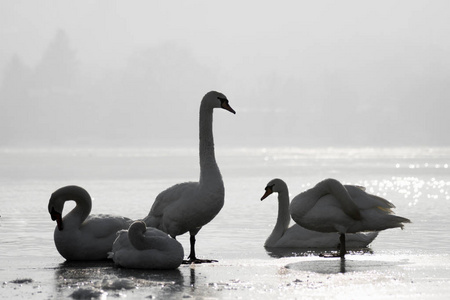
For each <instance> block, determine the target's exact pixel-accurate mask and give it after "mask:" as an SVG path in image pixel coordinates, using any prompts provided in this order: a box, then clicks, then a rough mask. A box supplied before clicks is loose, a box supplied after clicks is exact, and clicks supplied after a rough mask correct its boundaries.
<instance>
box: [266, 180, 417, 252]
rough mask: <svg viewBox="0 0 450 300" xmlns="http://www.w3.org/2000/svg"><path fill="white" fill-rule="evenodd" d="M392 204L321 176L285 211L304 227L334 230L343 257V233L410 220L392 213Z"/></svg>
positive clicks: (361, 190) (393, 226) (367, 229)
mask: <svg viewBox="0 0 450 300" xmlns="http://www.w3.org/2000/svg"><path fill="white" fill-rule="evenodd" d="M269 188H270V187H269ZM394 207H395V206H394V205H393V204H392V203H391V202H389V201H387V200H385V199H383V198H380V197H378V196H375V195H371V194H368V193H366V192H365V189H364V188H363V187H359V186H354V185H345V186H344V185H342V184H341V183H340V182H339V181H337V180H335V179H325V180H323V181H321V182H319V183H318V184H316V185H315V186H314V187H313V188H311V189H309V190H307V191H305V192H303V193H301V194H299V195H297V196H295V197H294V198H293V199H292V202H291V205H290V206H289V212H290V214H291V217H292V219H293V220H294V221H295V222H296V223H297V224H299V225H300V226H303V227H305V228H307V229H310V230H314V231H319V232H338V233H339V234H340V246H341V247H340V256H341V257H342V258H344V256H345V251H346V246H345V234H347V233H356V232H362V231H381V230H385V229H389V228H395V227H400V228H403V226H404V224H403V223H410V220H409V219H407V218H403V217H399V216H396V215H394V214H393V212H392V208H394Z"/></svg>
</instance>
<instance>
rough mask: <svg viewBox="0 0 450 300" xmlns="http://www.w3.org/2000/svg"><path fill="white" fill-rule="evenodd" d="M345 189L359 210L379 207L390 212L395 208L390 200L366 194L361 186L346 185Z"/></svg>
mask: <svg viewBox="0 0 450 300" xmlns="http://www.w3.org/2000/svg"><path fill="white" fill-rule="evenodd" d="M345 188H346V189H347V191H348V193H349V194H350V196H351V197H352V199H353V201H354V202H355V204H356V205H357V206H358V207H359V209H369V208H374V207H379V208H380V209H382V210H385V211H389V212H390V211H391V209H392V208H395V205H394V204H392V203H391V202H389V201H388V200H386V199H384V198H381V197H379V196H376V195H372V194H369V193H366V192H365V190H362V189H361V188H360V187H359V186H354V185H346V186H345Z"/></svg>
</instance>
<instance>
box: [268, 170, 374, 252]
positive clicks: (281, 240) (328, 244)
mask: <svg viewBox="0 0 450 300" xmlns="http://www.w3.org/2000/svg"><path fill="white" fill-rule="evenodd" d="M271 193H278V218H277V223H276V224H275V227H274V229H273V231H272V233H271V234H270V236H269V237H268V238H267V240H266V242H265V243H264V247H267V248H337V247H338V245H339V234H338V233H335V232H329V233H323V232H317V231H313V230H309V229H306V228H304V227H302V226H300V225H298V224H294V225H292V226H291V227H289V223H290V219H291V216H290V214H289V190H288V186H287V185H286V183H285V182H284V181H283V180H281V179H278V178H276V179H273V180H271V181H270V182H269V183H268V184H267V188H266V193H265V194H264V195H263V196H262V198H261V200H264V199H265V198H266V197H267V196H269V195H270V194H271ZM377 235H378V232H369V233H355V234H348V235H347V236H346V244H347V246H348V247H350V248H363V247H367V245H368V244H370V243H371V242H372V241H373V240H374V239H375V238H376V237H377Z"/></svg>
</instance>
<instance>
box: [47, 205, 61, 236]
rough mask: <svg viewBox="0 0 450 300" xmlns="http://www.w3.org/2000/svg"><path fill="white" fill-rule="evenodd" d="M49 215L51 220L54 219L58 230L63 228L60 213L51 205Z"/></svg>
mask: <svg viewBox="0 0 450 300" xmlns="http://www.w3.org/2000/svg"><path fill="white" fill-rule="evenodd" d="M50 216H51V217H52V220H53V221H56V225H57V226H58V230H59V231H61V230H63V229H64V226H63V222H62V217H61V213H59V212H57V211H56V210H55V208H53V207H52V211H51V212H50Z"/></svg>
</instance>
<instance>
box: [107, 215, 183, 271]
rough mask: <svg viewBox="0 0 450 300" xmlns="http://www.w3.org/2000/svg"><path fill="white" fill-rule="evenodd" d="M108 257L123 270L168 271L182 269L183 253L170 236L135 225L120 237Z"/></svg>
mask: <svg viewBox="0 0 450 300" xmlns="http://www.w3.org/2000/svg"><path fill="white" fill-rule="evenodd" d="M108 257H109V258H111V259H112V260H114V262H115V263H116V264H117V265H119V266H121V267H124V268H133V269H155V270H169V269H176V268H178V267H179V266H180V264H181V263H182V262H183V257H184V251H183V247H182V246H181V244H180V243H179V242H178V241H177V240H175V239H173V238H171V237H170V236H168V235H167V233H164V232H162V231H161V230H159V229H156V228H152V227H147V226H146V225H145V223H144V222H142V221H136V222H134V223H133V224H131V225H130V228H129V229H128V230H121V231H119V232H118V233H117V238H116V240H115V241H114V244H113V246H112V251H111V252H110V253H109V254H108Z"/></svg>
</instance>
